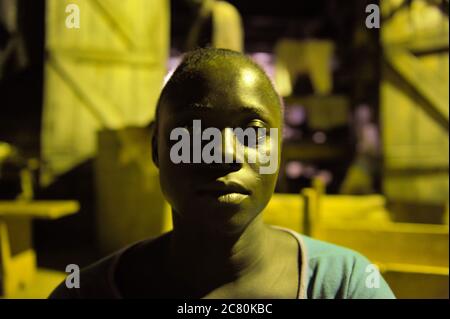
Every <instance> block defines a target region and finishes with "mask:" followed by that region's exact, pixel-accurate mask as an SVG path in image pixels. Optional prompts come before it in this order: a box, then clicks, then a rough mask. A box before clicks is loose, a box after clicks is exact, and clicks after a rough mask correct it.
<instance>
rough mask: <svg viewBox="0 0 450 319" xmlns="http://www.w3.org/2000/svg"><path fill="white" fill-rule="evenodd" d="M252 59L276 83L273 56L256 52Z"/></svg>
mask: <svg viewBox="0 0 450 319" xmlns="http://www.w3.org/2000/svg"><path fill="white" fill-rule="evenodd" d="M250 57H251V59H252V60H253V61H255V62H256V63H257V64H258V65H259V66H260V67H262V68H263V70H264V71H265V72H266V73H267V75H268V76H269V78H270V79H271V80H272V81H274V76H275V67H274V64H273V55H272V54H270V53H267V52H255V53H253V54H250Z"/></svg>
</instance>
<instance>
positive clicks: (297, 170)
mask: <svg viewBox="0 0 450 319" xmlns="http://www.w3.org/2000/svg"><path fill="white" fill-rule="evenodd" d="M302 172H303V165H302V164H301V163H300V162H297V161H291V162H289V163H287V164H286V175H287V176H288V177H289V178H292V179H294V178H299V177H300V176H301V175H302Z"/></svg>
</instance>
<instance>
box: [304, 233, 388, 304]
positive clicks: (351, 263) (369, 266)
mask: <svg viewBox="0 0 450 319" xmlns="http://www.w3.org/2000/svg"><path fill="white" fill-rule="evenodd" d="M301 238H302V240H303V243H304V249H305V250H306V252H305V257H306V262H307V267H308V274H307V278H308V285H307V295H308V297H309V298H354V299H358V298H359V299H376V298H380V299H390V298H395V297H394V295H393V293H392V291H391V289H390V288H389V286H388V285H387V283H386V282H385V281H384V279H383V278H382V276H381V274H380V273H379V271H378V268H377V267H376V266H375V265H374V264H373V263H371V262H370V261H369V260H368V259H367V258H366V257H365V256H363V255H361V254H360V253H358V252H356V251H354V250H352V249H348V248H345V247H341V246H338V245H334V244H331V243H327V242H324V241H320V240H317V239H313V238H310V237H308V236H304V235H301Z"/></svg>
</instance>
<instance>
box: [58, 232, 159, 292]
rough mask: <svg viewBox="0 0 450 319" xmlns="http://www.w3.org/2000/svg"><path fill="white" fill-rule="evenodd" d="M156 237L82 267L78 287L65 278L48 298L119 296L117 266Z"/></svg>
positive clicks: (149, 244) (154, 240) (150, 243)
mask: <svg viewBox="0 0 450 319" xmlns="http://www.w3.org/2000/svg"><path fill="white" fill-rule="evenodd" d="M157 239H158V238H155V239H147V240H142V241H139V242H137V243H134V244H132V245H129V246H127V247H125V248H123V249H121V250H119V251H117V252H115V253H113V254H110V255H109V256H107V257H104V258H102V259H100V260H99V261H97V262H95V263H94V264H92V265H90V266H88V267H86V268H84V269H82V270H81V271H80V274H79V283H80V285H79V288H68V287H67V285H66V280H65V281H63V282H62V283H60V284H59V286H58V287H56V288H55V290H53V292H52V293H51V294H50V296H49V298H50V299H78V298H80V299H95V298H102V299H103V298H106V299H109V298H120V297H121V294H120V292H119V291H118V288H117V282H116V279H117V273H118V270H120V269H118V268H119V266H120V265H121V264H122V263H123V262H124V260H125V261H127V260H128V259H130V258H129V256H130V257H133V256H134V255H135V252H136V251H139V250H141V248H142V247H143V246H145V247H149V246H152V245H153V243H154V242H157V241H158V240H157Z"/></svg>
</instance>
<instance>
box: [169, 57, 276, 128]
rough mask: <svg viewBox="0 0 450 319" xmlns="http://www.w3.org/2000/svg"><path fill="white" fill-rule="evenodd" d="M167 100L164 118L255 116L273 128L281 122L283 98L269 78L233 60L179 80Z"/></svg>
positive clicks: (223, 61) (194, 71)
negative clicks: (276, 91)
mask: <svg viewBox="0 0 450 319" xmlns="http://www.w3.org/2000/svg"><path fill="white" fill-rule="evenodd" d="M164 100H165V101H163V103H162V104H164V105H162V107H161V115H163V114H165V115H170V116H171V117H174V116H183V115H186V114H196V113H197V114H198V113H214V114H216V115H217V116H225V117H227V116H230V118H229V119H230V120H231V119H232V117H233V116H235V115H238V114H252V113H253V114H255V115H258V114H259V115H261V117H263V119H266V120H267V121H268V122H270V124H272V126H278V125H279V121H280V120H281V117H280V102H279V97H278V95H277V94H276V93H275V91H274V90H273V87H272V85H271V83H270V81H269V80H268V78H267V77H266V76H265V75H264V74H262V72H261V71H260V70H258V69H256V68H255V67H254V66H253V65H250V64H249V63H242V62H241V61H236V60H233V59H229V60H226V59H224V60H219V61H214V62H211V63H205V64H204V65H201V66H199V67H198V68H196V69H195V70H193V71H192V72H190V73H189V76H186V77H185V78H183V79H182V80H179V81H177V82H176V84H175V85H173V86H172V87H171V89H170V90H169V92H168V93H167V98H166V99H164ZM225 119H226V118H225ZM225 119H224V120H225Z"/></svg>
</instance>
